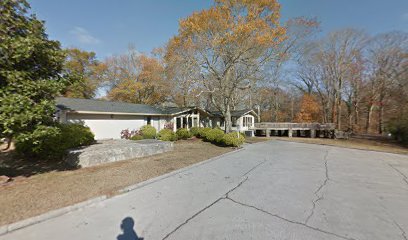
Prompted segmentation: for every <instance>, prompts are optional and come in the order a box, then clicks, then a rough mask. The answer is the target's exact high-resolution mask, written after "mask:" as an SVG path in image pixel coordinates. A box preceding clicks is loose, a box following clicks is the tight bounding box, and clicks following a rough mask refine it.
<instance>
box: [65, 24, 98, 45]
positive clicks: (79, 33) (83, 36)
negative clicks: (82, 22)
mask: <svg viewBox="0 0 408 240" xmlns="http://www.w3.org/2000/svg"><path fill="white" fill-rule="evenodd" d="M69 33H70V34H72V35H73V36H74V37H75V38H76V40H77V41H78V42H80V43H84V44H98V43H100V42H101V40H99V39H98V38H96V37H94V36H92V35H91V33H90V32H88V30H86V29H85V28H82V27H74V28H73V29H72V30H71V31H70V32H69Z"/></svg>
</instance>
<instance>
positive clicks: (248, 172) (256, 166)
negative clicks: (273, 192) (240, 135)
mask: <svg viewBox="0 0 408 240" xmlns="http://www.w3.org/2000/svg"><path fill="white" fill-rule="evenodd" d="M266 161H267V159H264V160H263V161H262V162H260V163H258V164H257V165H255V166H254V167H253V168H251V169H249V171H247V172H246V173H244V174H243V175H242V176H241V177H245V176H246V175H248V174H250V173H251V172H252V171H254V170H255V169H256V168H258V167H259V166H261V165H262V164H264V163H266Z"/></svg>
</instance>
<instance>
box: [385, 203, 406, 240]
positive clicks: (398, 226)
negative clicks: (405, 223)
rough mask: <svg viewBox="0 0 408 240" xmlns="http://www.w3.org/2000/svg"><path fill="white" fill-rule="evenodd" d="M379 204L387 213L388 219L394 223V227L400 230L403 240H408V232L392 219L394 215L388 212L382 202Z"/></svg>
mask: <svg viewBox="0 0 408 240" xmlns="http://www.w3.org/2000/svg"><path fill="white" fill-rule="evenodd" d="M379 204H380V206H381V207H382V208H383V209H384V211H385V213H386V214H387V215H388V217H389V218H390V219H391V220H392V222H393V223H394V226H396V227H397V228H398V229H399V230H400V232H401V236H402V238H403V239H404V240H408V238H407V234H406V232H405V231H404V229H403V228H402V227H401V225H399V223H398V222H397V221H396V220H395V219H394V218H393V217H392V214H390V213H389V212H388V211H387V207H385V205H384V204H382V203H381V201H380V202H379Z"/></svg>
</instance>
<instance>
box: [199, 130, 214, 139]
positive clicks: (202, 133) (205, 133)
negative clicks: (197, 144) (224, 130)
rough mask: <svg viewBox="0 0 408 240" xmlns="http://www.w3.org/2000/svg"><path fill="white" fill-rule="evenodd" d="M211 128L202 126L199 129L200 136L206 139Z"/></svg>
mask: <svg viewBox="0 0 408 240" xmlns="http://www.w3.org/2000/svg"><path fill="white" fill-rule="evenodd" d="M210 130H211V128H200V129H199V131H198V137H200V138H203V139H206V135H207V133H208V132H209V131H210Z"/></svg>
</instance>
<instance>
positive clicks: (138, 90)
mask: <svg viewBox="0 0 408 240" xmlns="http://www.w3.org/2000/svg"><path fill="white" fill-rule="evenodd" d="M105 64H106V66H107V71H106V76H105V77H106V78H107V79H106V82H105V84H107V85H108V87H109V89H110V90H109V91H108V98H109V99H111V100H115V101H123V102H130V103H142V104H160V103H163V102H165V101H166V100H167V97H168V96H169V89H170V86H169V84H168V82H167V81H166V79H165V74H164V73H165V72H164V66H163V64H162V63H161V62H160V61H159V60H158V59H156V58H153V57H148V56H146V55H143V54H140V53H138V52H136V51H135V50H132V49H130V51H129V52H128V53H127V54H124V55H120V56H116V57H112V58H110V59H108V60H107V61H106V62H105Z"/></svg>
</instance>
